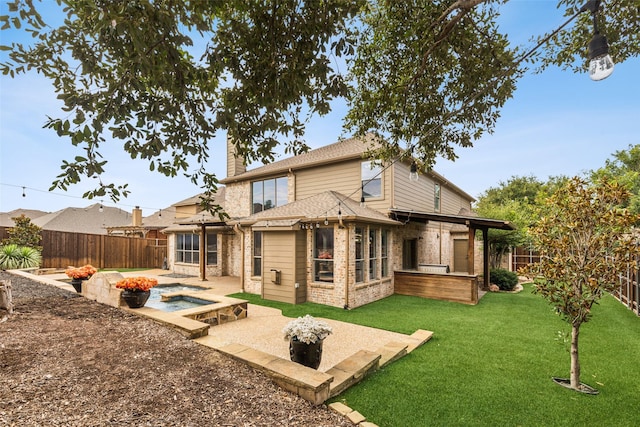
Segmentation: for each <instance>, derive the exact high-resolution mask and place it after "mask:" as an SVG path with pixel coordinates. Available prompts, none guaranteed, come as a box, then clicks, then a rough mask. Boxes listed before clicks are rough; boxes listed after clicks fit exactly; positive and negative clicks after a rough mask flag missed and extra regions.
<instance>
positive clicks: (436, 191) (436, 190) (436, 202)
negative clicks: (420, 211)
mask: <svg viewBox="0 0 640 427" xmlns="http://www.w3.org/2000/svg"><path fill="white" fill-rule="evenodd" d="M433 210H434V211H435V212H440V184H435V185H434V187H433Z"/></svg>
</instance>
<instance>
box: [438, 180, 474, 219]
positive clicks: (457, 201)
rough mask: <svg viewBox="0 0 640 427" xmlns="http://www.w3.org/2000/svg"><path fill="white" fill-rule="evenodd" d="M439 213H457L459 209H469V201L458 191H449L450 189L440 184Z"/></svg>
mask: <svg viewBox="0 0 640 427" xmlns="http://www.w3.org/2000/svg"><path fill="white" fill-rule="evenodd" d="M440 194H441V204H442V206H441V207H442V210H441V211H440V212H441V213H444V214H453V215H457V214H459V213H460V209H462V208H465V209H467V210H471V202H470V201H469V200H467V199H466V198H464V197H462V196H461V195H460V194H459V193H457V192H454V191H451V189H450V188H449V187H447V186H445V185H444V184H441V191H440Z"/></svg>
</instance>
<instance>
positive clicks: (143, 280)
mask: <svg viewBox="0 0 640 427" xmlns="http://www.w3.org/2000/svg"><path fill="white" fill-rule="evenodd" d="M157 285H158V281H157V280H156V279H152V278H149V277H127V278H125V279H122V280H120V281H118V283H116V288H118V289H122V290H123V291H122V299H123V300H124V302H125V303H126V304H127V306H129V308H140V307H142V306H144V305H145V303H146V302H147V300H148V299H149V295H151V288H153V287H154V286H157Z"/></svg>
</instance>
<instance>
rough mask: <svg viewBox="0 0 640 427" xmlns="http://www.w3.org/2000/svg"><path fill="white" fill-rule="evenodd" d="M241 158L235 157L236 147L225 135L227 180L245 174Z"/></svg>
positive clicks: (245, 168)
mask: <svg viewBox="0 0 640 427" xmlns="http://www.w3.org/2000/svg"><path fill="white" fill-rule="evenodd" d="M246 170H247V167H246V166H245V165H244V161H243V159H242V157H238V156H236V147H235V145H234V144H233V140H232V139H231V137H230V136H229V135H227V178H230V177H232V176H236V175H240V174H241V173H244V172H246Z"/></svg>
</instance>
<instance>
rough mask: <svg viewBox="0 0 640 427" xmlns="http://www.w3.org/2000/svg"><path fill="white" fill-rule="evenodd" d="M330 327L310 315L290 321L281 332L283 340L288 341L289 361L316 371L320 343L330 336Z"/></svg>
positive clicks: (320, 356)
mask: <svg viewBox="0 0 640 427" xmlns="http://www.w3.org/2000/svg"><path fill="white" fill-rule="evenodd" d="M331 332H332V330H331V326H329V325H328V324H327V323H326V322H323V321H321V320H317V319H315V318H313V317H312V316H310V315H308V314H307V315H306V316H304V317H298V318H297V319H294V320H292V321H290V322H289V323H288V324H287V325H286V326H285V327H284V329H283V330H282V333H283V334H284V339H285V340H289V356H290V357H291V360H292V361H294V362H296V363H300V364H301V365H304V366H308V367H309V368H312V369H318V366H320V361H321V360H322V343H323V341H324V339H325V338H326V337H328V336H329V334H331Z"/></svg>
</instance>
